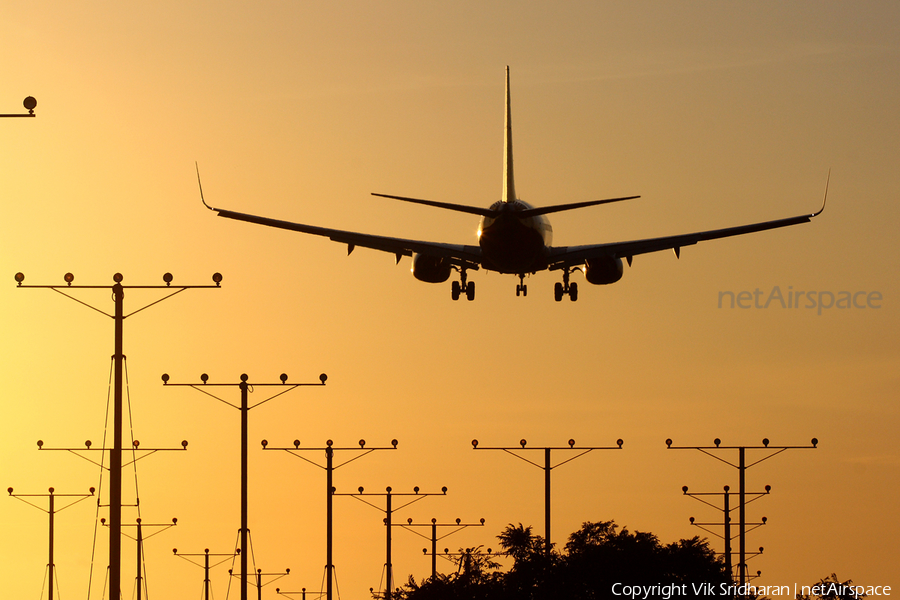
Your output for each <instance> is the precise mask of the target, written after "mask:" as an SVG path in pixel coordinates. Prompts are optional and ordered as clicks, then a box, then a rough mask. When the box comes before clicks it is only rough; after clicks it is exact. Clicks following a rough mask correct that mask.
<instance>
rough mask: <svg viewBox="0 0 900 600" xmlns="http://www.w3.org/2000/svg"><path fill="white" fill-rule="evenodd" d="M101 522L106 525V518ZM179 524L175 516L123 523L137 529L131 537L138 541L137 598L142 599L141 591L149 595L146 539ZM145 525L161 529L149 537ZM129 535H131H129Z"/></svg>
mask: <svg viewBox="0 0 900 600" xmlns="http://www.w3.org/2000/svg"><path fill="white" fill-rule="evenodd" d="M100 523H101V525H106V523H105V519H100ZM177 524H178V519H176V518H174V517H173V518H172V522H171V523H143V522H142V520H141V518H140V517H138V518H137V519H136V520H135V523H134V524H133V525H131V524H127V525H126V524H123V525H122V527H134V528H135V529H136V533H135V536H134V537H133V538H131V539H133V540H134V541H135V542H137V571H135V572H136V573H137V578H136V586H137V588H136V589H137V600H141V598H142V596H141V592H143V593H144V597H147V596H149V594H147V589H146V588H147V580H146V577H145V576H144V540H146V539H150V538H152V537H153V536H154V535H156V534H157V533H161V532H163V531H165V530H166V529H169V528H170V527H175V526H176V525H177ZM144 527H153V528H160V529H159V531H156V532H155V533H151V534H150V535H148V536H147V537H144ZM125 535H128V534H125ZM128 537H131V536H128Z"/></svg>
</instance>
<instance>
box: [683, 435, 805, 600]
mask: <svg viewBox="0 0 900 600" xmlns="http://www.w3.org/2000/svg"><path fill="white" fill-rule="evenodd" d="M672 443H673V442H672V440H671V438H670V439H667V440H666V448H667V449H669V450H698V451H700V452H702V453H703V454H706V455H707V456H711V457H712V458H714V459H716V460H718V461H720V462H723V463H725V464H726V465H729V466H731V467H734V468H735V469H737V470H738V486H739V487H738V518H739V523H738V527H739V530H738V561H739V562H738V583H739V584H740V585H741V586H743V585H744V584H745V583H746V582H747V574H746V571H747V547H746V541H747V539H746V533H747V531H746V527H747V518H746V517H747V515H746V506H747V486H746V471H747V469H749V468H750V467H752V466H755V465H758V464H759V463H761V462H763V461H764V460H768V459H770V458H772V457H773V456H777V455H778V454H781V453H782V452H785V451H786V450H806V449H815V448H816V447H817V446H818V444H819V440H818V439H816V438H813V439H812V440H811V445H810V446H770V445H769V439H768V438H764V439H763V441H762V446H722V445H721V444H722V440H720V439H719V438H716V439H715V440H713V444H714V445H713V446H673V445H672ZM721 450H737V451H738V463H737V464H734V463H733V462H730V461H727V460H725V459H724V458H722V457H721V456H717V455H716V454H715V452H717V451H721ZM747 450H763V451H766V452H768V454H766V455H765V456H763V457H762V458H760V459H759V460H756V461H754V462H752V463H750V464H747Z"/></svg>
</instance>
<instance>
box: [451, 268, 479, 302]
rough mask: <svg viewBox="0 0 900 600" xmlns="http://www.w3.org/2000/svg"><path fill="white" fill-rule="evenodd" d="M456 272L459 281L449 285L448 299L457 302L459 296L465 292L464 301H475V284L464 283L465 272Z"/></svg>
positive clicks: (463, 270) (471, 282) (462, 270)
mask: <svg viewBox="0 0 900 600" xmlns="http://www.w3.org/2000/svg"><path fill="white" fill-rule="evenodd" d="M454 268H455V267H454ZM457 270H458V271H459V281H454V282H453V283H452V284H450V297H451V298H453V299H454V300H459V296H460V294H462V293H463V292H465V294H466V300H468V301H470V302H471V301H472V300H474V299H475V282H474V281H470V282H468V283H466V270H465V269H462V268H460V269H457Z"/></svg>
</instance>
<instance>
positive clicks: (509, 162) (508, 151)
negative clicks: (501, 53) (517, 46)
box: [501, 66, 517, 202]
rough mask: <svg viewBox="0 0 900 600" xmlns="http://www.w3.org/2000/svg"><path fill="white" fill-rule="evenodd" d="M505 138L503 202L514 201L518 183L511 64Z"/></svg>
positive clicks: (507, 72)
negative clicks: (510, 84) (510, 94)
mask: <svg viewBox="0 0 900 600" xmlns="http://www.w3.org/2000/svg"><path fill="white" fill-rule="evenodd" d="M503 133H504V138H503V196H502V198H501V200H502V201H503V202H514V201H515V200H516V199H517V198H516V184H515V181H514V180H513V150H512V113H511V111H510V108H509V66H507V67H506V125H505V127H504V131H503Z"/></svg>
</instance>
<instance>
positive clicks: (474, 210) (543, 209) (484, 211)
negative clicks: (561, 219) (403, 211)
mask: <svg viewBox="0 0 900 600" xmlns="http://www.w3.org/2000/svg"><path fill="white" fill-rule="evenodd" d="M372 195H373V196H379V197H381V198H391V199H393V200H402V201H403V202H412V203H414V204H424V205H425V206H434V207H436V208H445V209H447V210H455V211H458V212H464V213H469V214H472V215H481V216H482V217H491V218H496V217H498V216H499V215H500V214H501V213H502V212H506V211H505V210H502V209H501V210H495V209H491V208H481V207H478V206H468V205H466V204H453V203H451V202H438V201H436V200H422V199H421V198H407V197H406V196H391V195H389V194H376V193H375V192H372ZM635 198H640V196H623V197H621V198H606V199H604V200H588V201H586V202H573V203H571V204H556V205H554V206H540V207H538V208H527V209H525V210H520V211H517V212H516V216H517V217H518V218H520V219H527V218H528V217H535V216H537V215H546V214H549V213H555V212H562V211H564V210H573V209H575V208H584V207H585V206H596V205H597V204H609V203H611V202H621V201H623V200H633V199H635Z"/></svg>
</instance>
